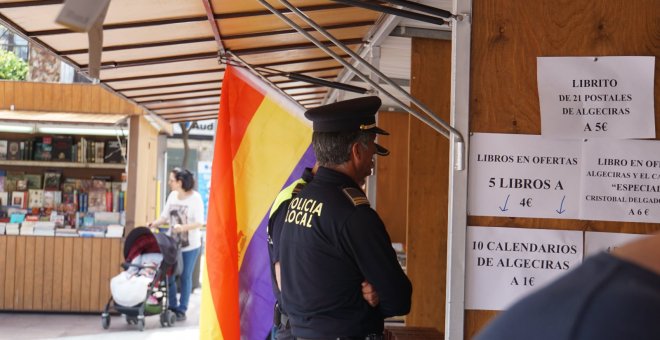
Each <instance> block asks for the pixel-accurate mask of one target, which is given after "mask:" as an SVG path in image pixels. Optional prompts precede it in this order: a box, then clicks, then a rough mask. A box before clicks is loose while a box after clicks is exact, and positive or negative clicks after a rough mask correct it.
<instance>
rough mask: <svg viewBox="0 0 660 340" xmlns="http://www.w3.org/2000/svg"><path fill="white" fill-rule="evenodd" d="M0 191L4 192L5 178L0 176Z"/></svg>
mask: <svg viewBox="0 0 660 340" xmlns="http://www.w3.org/2000/svg"><path fill="white" fill-rule="evenodd" d="M0 191H5V176H0Z"/></svg>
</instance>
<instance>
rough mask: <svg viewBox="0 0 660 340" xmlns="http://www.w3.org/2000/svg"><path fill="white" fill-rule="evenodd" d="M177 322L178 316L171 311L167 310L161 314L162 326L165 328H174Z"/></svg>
mask: <svg viewBox="0 0 660 340" xmlns="http://www.w3.org/2000/svg"><path fill="white" fill-rule="evenodd" d="M175 322H176V314H174V312H172V311H171V310H169V309H168V310H166V311H164V312H163V313H161V314H160V325H161V326H163V327H172V326H174V323H175Z"/></svg>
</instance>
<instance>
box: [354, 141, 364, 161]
mask: <svg viewBox="0 0 660 340" xmlns="http://www.w3.org/2000/svg"><path fill="white" fill-rule="evenodd" d="M365 151H366V149H365V148H364V145H362V144H361V143H360V142H355V143H353V145H351V158H353V160H354V161H357V160H359V159H361V158H363V157H364V152H365Z"/></svg>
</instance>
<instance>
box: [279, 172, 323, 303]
mask: <svg viewBox="0 0 660 340" xmlns="http://www.w3.org/2000/svg"><path fill="white" fill-rule="evenodd" d="M312 179H314V174H312V169H311V168H305V170H304V171H303V174H302V176H301V178H300V179H298V180H296V181H294V182H293V183H291V184H290V185H289V186H287V187H286V188H284V189H282V191H281V192H280V193H279V194H278V195H277V199H276V200H275V202H274V203H273V206H272V207H271V210H270V217H269V218H268V230H267V232H268V254H269V255H270V272H271V279H272V280H271V281H272V283H273V293H275V298H276V299H277V301H278V304H279V302H280V301H282V295H281V292H280V290H279V288H278V287H277V279H276V277H275V263H277V262H279V261H280V253H279V246H280V235H281V233H282V225H283V224H284V216H285V215H286V211H287V208H288V207H289V202H291V199H292V198H293V197H295V196H296V195H297V194H298V193H299V192H300V190H302V188H303V187H304V186H305V184H307V183H309V182H311V181H312ZM279 309H280V312H284V311H283V308H282V306H281V304H280V306H279Z"/></svg>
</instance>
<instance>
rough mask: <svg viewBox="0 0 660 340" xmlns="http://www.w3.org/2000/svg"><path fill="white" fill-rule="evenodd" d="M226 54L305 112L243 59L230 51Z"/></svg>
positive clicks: (302, 108)
mask: <svg viewBox="0 0 660 340" xmlns="http://www.w3.org/2000/svg"><path fill="white" fill-rule="evenodd" d="M226 54H228V55H230V56H231V57H232V58H233V59H235V60H237V61H238V62H240V63H241V64H243V65H245V67H246V68H247V69H248V70H250V71H251V72H252V73H254V75H256V76H257V77H259V78H261V80H263V81H264V82H266V84H268V85H270V87H272V88H273V89H275V90H276V91H278V92H280V93H281V94H283V95H284V96H285V97H287V98H289V99H291V101H292V102H293V103H295V104H296V105H297V106H298V107H299V108H300V109H301V110H303V111H304V110H305V108H304V107H303V106H302V105H300V103H298V102H297V101H296V100H295V99H293V98H291V96H290V95H289V94H288V93H286V92H284V91H283V90H282V89H280V88H279V87H277V85H275V84H273V82H272V81H270V80H269V79H268V78H266V77H264V76H262V75H261V73H259V72H258V71H257V70H256V69H255V68H254V67H252V65H250V64H248V63H246V62H245V61H244V60H243V59H241V58H240V57H238V56H237V55H236V54H234V53H233V52H232V51H229V50H227V53H226Z"/></svg>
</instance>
